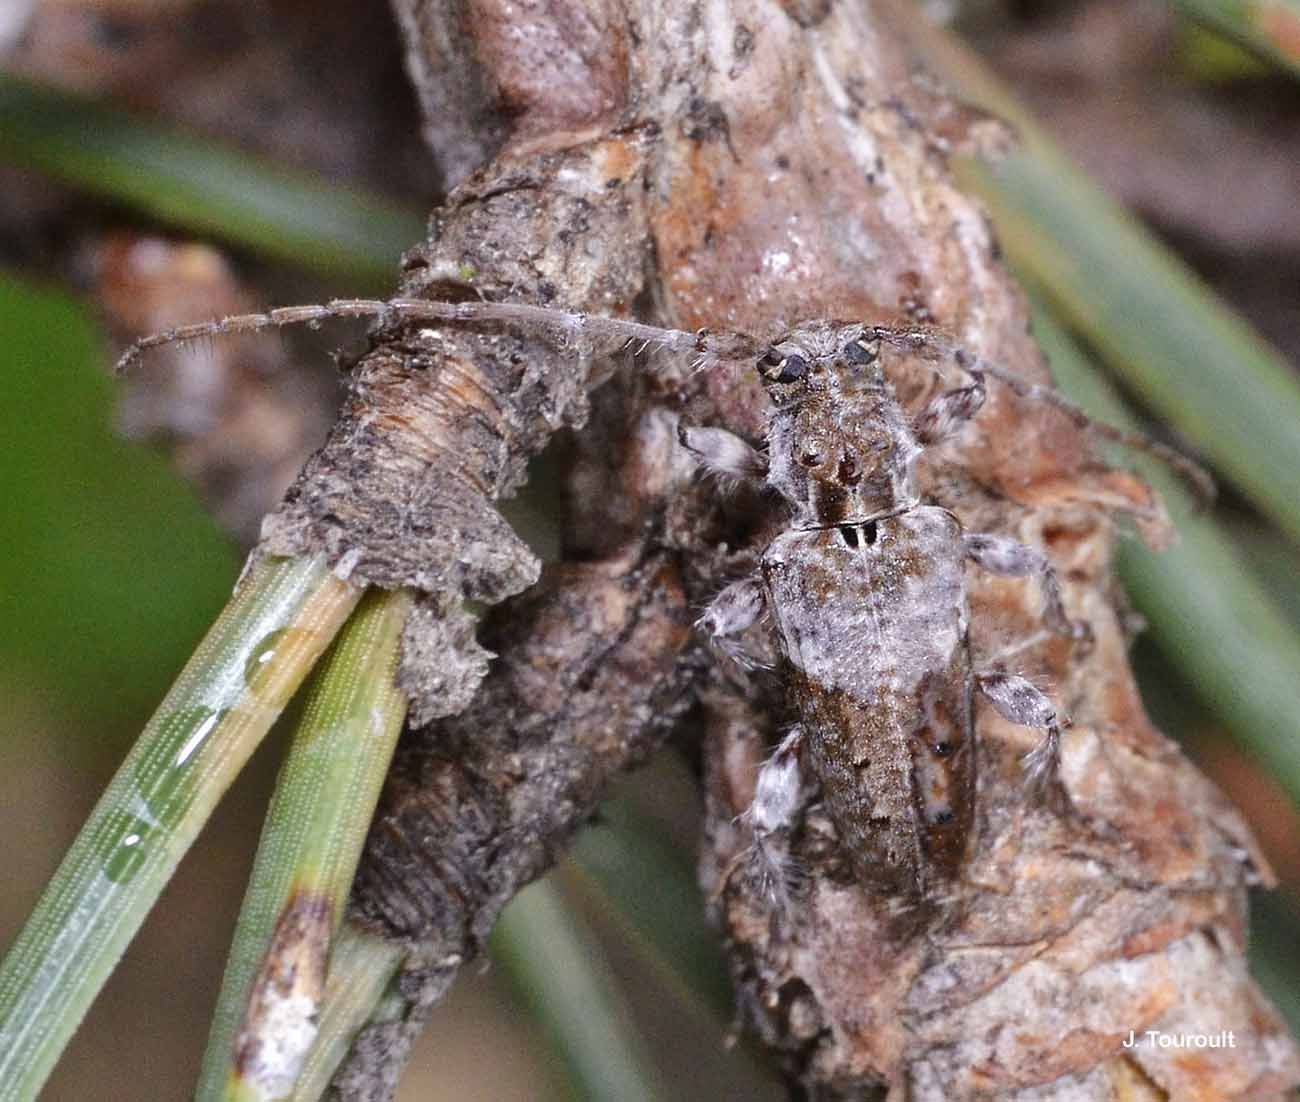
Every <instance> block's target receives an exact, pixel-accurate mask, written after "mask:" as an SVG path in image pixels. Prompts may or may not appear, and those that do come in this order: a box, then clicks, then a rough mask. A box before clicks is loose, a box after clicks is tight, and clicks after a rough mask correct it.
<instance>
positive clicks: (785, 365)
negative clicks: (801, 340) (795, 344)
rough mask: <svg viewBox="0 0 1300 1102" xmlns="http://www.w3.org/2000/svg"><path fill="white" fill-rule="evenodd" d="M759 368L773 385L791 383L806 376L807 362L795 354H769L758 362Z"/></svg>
mask: <svg viewBox="0 0 1300 1102" xmlns="http://www.w3.org/2000/svg"><path fill="white" fill-rule="evenodd" d="M759 368H760V370H762V372H763V374H764V375H766V376H767V377H768V378H769V379H771V380H772V382H774V383H793V382H794V381H795V380H796V379H802V378H803V377H804V376H805V375H807V374H808V361H807V360H805V359H804V358H803V357H802V356H800V355H797V354H795V353H791V354H790V355H788V356H783V355H781V354H780V353H779V352H769V353H768V354H767V355H766V356H764V357H763V358H762V359H761V360H759Z"/></svg>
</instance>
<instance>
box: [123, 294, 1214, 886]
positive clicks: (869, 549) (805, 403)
mask: <svg viewBox="0 0 1300 1102" xmlns="http://www.w3.org/2000/svg"><path fill="white" fill-rule="evenodd" d="M342 317H375V318H377V319H378V320H379V323H380V325H381V326H386V325H391V324H395V323H399V322H434V323H439V322H442V323H448V322H450V323H461V324H498V325H500V324H504V325H513V326H519V327H522V328H525V329H528V330H535V331H541V332H548V333H550V334H552V335H553V336H554V337H555V338H556V339H558V340H559V342H560V343H561V344H569V345H573V346H575V347H576V349H577V351H579V352H580V353H581V354H583V355H585V356H591V355H612V354H616V353H618V352H620V351H623V350H626V349H628V348H631V347H632V346H635V345H639V348H636V349H635V351H636V352H638V353H640V352H644V351H645V350H646V348H647V347H654V348H656V349H658V350H661V351H664V352H666V353H668V354H669V355H671V356H674V357H683V356H684V357H689V358H690V359H691V362H692V364H693V366H694V367H695V368H696V369H703V368H705V367H707V366H709V365H710V364H711V363H713V362H715V361H718V360H739V359H743V358H745V357H753V359H754V360H755V362H756V363H757V367H758V371H759V374H760V375H761V377H762V380H763V383H764V385H765V387H766V390H767V393H768V394H769V396H770V398H771V400H772V412H771V415H770V418H769V424H768V432H767V449H766V454H764V453H762V452H760V451H758V450H756V449H755V448H753V447H751V446H750V445H749V444H748V443H747V442H745V441H744V440H742V439H740V438H739V437H737V436H735V435H733V434H731V433H730V432H727V431H725V430H723V429H718V428H708V427H685V426H683V427H681V428H680V430H679V436H680V440H681V442H682V444H683V446H684V447H685V448H686V449H687V450H688V451H689V452H691V453H692V454H693V455H694V456H695V457H697V459H698V460H699V461H700V462H701V463H702V464H703V465H704V466H705V467H706V468H708V469H710V470H713V471H715V472H719V473H723V474H726V475H729V476H734V477H738V478H742V479H750V480H755V481H760V482H764V483H766V485H767V486H768V487H770V488H771V489H773V490H774V491H776V492H777V493H778V494H779V495H780V497H782V498H783V499H784V501H785V503H786V505H787V507H788V508H789V510H790V520H789V526H788V528H787V529H786V530H785V531H784V532H782V533H781V534H780V535H778V536H777V537H776V538H775V539H774V540H773V541H772V542H771V544H770V545H769V546H768V547H767V549H766V550H765V551H764V552H763V554H762V557H761V562H760V567H759V569H758V571H757V572H756V573H755V574H753V575H752V576H750V577H747V578H744V579H742V580H740V581H738V582H735V583H733V584H732V585H730V586H728V587H727V588H726V589H724V590H723V591H722V592H721V593H720V594H718V596H717V597H716V598H715V599H714V601H713V602H712V604H711V605H710V606H709V608H708V610H707V611H706V612H705V613H704V615H703V616H702V617H701V618H700V620H699V625H700V627H701V628H703V629H704V630H705V631H707V632H708V633H709V635H710V637H711V638H712V640H713V641H714V642H715V643H717V644H718V645H719V647H720V648H721V649H722V650H723V651H724V652H727V653H729V654H731V655H732V656H733V657H736V658H738V659H740V660H741V661H744V660H745V657H744V654H743V652H742V651H741V650H740V649H739V646H738V643H737V637H738V636H740V635H741V634H742V633H743V632H744V631H746V630H747V629H748V628H749V627H751V626H752V625H753V624H755V623H756V622H757V621H758V620H759V619H760V617H762V616H763V615H764V613H766V614H768V615H769V616H770V618H771V620H772V623H773V625H774V628H775V637H776V643H777V649H778V651H779V653H780V665H781V672H782V676H783V679H784V685H785V689H786V693H787V696H788V698H789V700H790V702H791V703H792V705H793V706H794V711H795V712H796V713H797V716H798V722H797V725H796V726H795V727H794V728H793V729H792V730H791V732H790V733H789V734H788V735H787V736H786V737H785V739H784V740H783V741H782V743H781V745H780V746H779V748H778V749H777V751H776V753H775V754H774V755H773V756H772V757H771V758H770V759H769V761H768V762H767V764H766V765H765V766H764V767H763V769H762V770H761V771H760V775H759V778H758V782H757V785H756V795H755V799H754V804H753V806H752V807H751V809H750V813H749V819H750V822H751V825H752V826H753V829H754V832H755V836H756V844H757V847H758V849H759V851H760V853H761V852H762V850H763V849H764V847H765V846H766V845H767V844H768V842H769V840H770V839H772V838H773V837H774V836H776V835H779V834H781V833H782V832H784V831H787V830H788V829H789V828H790V826H791V825H792V820H793V818H794V817H796V816H797V815H798V814H799V808H800V804H801V800H802V793H803V792H804V791H805V789H806V786H805V783H804V769H805V768H808V769H810V771H811V773H812V775H813V776H814V777H815V778H816V780H817V782H818V783H819V784H820V787H821V790H822V793H823V796H824V799H825V801H826V805H827V808H828V811H829V812H830V815H831V818H832V820H833V821H834V823H835V825H836V827H837V829H838V831H839V834H840V837H841V840H842V842H843V844H844V845H845V846H846V848H847V851H848V853H849V854H850V855H851V857H852V861H853V864H854V867H855V869H856V871H857V873H858V875H859V877H860V878H861V879H862V880H863V881H864V882H865V883H867V884H869V885H872V886H873V887H875V888H878V889H880V890H882V891H885V892H888V893H891V894H894V895H901V896H906V897H913V898H915V897H926V896H930V895H934V894H935V893H936V891H938V890H939V889H941V887H942V886H943V884H945V883H946V882H949V881H951V879H952V878H953V877H954V876H955V875H956V874H957V872H958V870H959V869H960V867H961V864H962V862H963V860H964V858H965V856H966V854H967V852H968V850H969V848H970V844H971V838H972V834H973V823H974V812H975V808H974V793H975V759H976V754H975V746H974V734H973V710H974V698H975V694H976V693H977V692H978V693H979V694H980V695H982V696H983V697H984V698H986V699H987V700H988V701H989V702H990V703H991V704H992V705H993V707H994V708H995V709H996V710H997V711H998V712H999V713H1000V714H1001V715H1003V716H1004V717H1005V718H1006V719H1008V720H1010V721H1011V722H1013V723H1017V724H1022V725H1025V726H1029V727H1036V728H1039V729H1041V730H1042V731H1043V737H1042V740H1041V742H1040V743H1039V745H1038V747H1036V748H1035V749H1034V750H1033V751H1032V752H1031V753H1030V754H1028V755H1027V756H1026V758H1025V762H1024V765H1025V772H1026V777H1027V781H1028V788H1029V790H1030V791H1031V792H1036V793H1042V792H1043V791H1045V790H1046V789H1047V788H1048V786H1050V785H1051V784H1052V783H1053V778H1054V773H1055V769H1056V765H1057V758H1058V753H1059V744H1060V729H1059V724H1058V720H1057V714H1056V708H1055V707H1054V706H1053V704H1052V702H1051V700H1050V699H1049V698H1048V697H1047V696H1046V694H1044V693H1043V692H1042V691H1041V690H1039V689H1038V688H1036V687H1035V686H1034V685H1033V684H1031V683H1030V682H1029V681H1027V680H1026V679H1025V678H1023V677H1019V676H1016V675H1014V674H1007V673H1002V672H993V671H987V672H986V671H980V670H977V669H976V668H975V667H974V665H973V663H972V659H971V655H970V649H969V645H968V640H967V618H968V608H967V600H966V586H965V569H966V565H967V563H973V564H975V565H976V566H978V567H981V568H983V569H985V570H988V571H991V572H993V573H995V574H1000V575H1004V576H1009V577H1025V576H1032V577H1035V578H1036V579H1037V580H1038V583H1039V585H1040V587H1041V589H1042V593H1043V600H1044V620H1045V623H1046V625H1047V627H1048V628H1049V629H1050V630H1052V631H1055V632H1058V633H1060V634H1062V635H1065V636H1068V637H1071V638H1076V639H1077V638H1081V637H1082V636H1084V635H1086V632H1087V629H1086V627H1085V626H1084V625H1081V624H1074V623H1071V621H1070V620H1069V619H1068V618H1067V616H1066V614H1065V609H1064V607H1063V605H1062V602H1061V593H1060V587H1059V584H1058V582H1057V578H1056V575H1055V573H1054V571H1053V569H1052V566H1051V564H1050V563H1049V561H1048V560H1047V558H1046V557H1045V556H1044V555H1043V554H1042V553H1041V552H1039V551H1036V550H1034V549H1033V548H1030V547H1027V546H1024V545H1023V544H1020V543H1017V542H1015V541H1014V540H1011V539H1008V538H1006V537H1003V536H998V535H990V534H979V533H970V532H965V531H964V530H963V528H962V525H961V522H960V521H959V520H958V518H957V517H956V516H954V515H953V514H952V513H951V512H949V511H948V510H946V509H943V508H940V507H938V506H933V505H926V504H923V503H922V501H921V498H920V494H919V492H918V490H917V486H916V476H915V466H916V461H917V459H918V457H919V456H920V454H921V452H922V450H923V449H924V448H926V447H928V446H931V445H933V444H936V443H938V442H940V441H942V440H944V439H945V438H946V437H949V436H951V435H952V434H954V433H955V432H956V431H957V430H959V429H960V428H961V426H962V425H963V424H964V423H965V422H967V421H969V420H970V419H971V418H973V417H975V416H976V415H977V414H978V412H979V410H980V408H981V407H982V405H983V404H984V400H985V397H986V385H985V383H986V379H987V378H993V379H996V380H997V381H999V382H1000V383H1001V384H1002V385H1005V386H1007V387H1008V388H1010V389H1011V390H1013V391H1015V392H1016V393H1018V394H1020V395H1022V396H1026V397H1031V398H1035V399H1038V400H1042V401H1046V402H1048V403H1050V404H1052V405H1053V406H1055V407H1056V408H1058V409H1060V410H1062V411H1063V412H1064V413H1066V414H1067V415H1068V416H1070V417H1071V419H1072V420H1074V421H1075V422H1076V423H1077V424H1079V425H1081V426H1084V427H1087V428H1089V429H1091V430H1093V431H1096V432H1098V433H1100V434H1102V435H1104V436H1107V437H1109V438H1112V439H1117V440H1120V441H1122V442H1124V443H1126V444H1129V445H1131V446H1136V447H1140V448H1144V449H1146V450H1149V451H1152V452H1154V453H1156V454H1158V455H1159V456H1160V457H1161V458H1163V459H1165V460H1166V461H1167V462H1169V463H1171V464H1172V465H1173V466H1174V467H1176V468H1177V469H1178V470H1179V472H1180V473H1182V474H1183V475H1184V476H1185V477H1186V478H1188V479H1189V480H1190V481H1192V482H1193V483H1194V484H1196V485H1197V487H1198V488H1199V489H1201V490H1202V492H1204V493H1207V494H1208V493H1210V492H1212V484H1211V483H1209V480H1208V476H1206V475H1205V474H1204V472H1203V471H1201V469H1200V468H1199V467H1198V466H1197V465H1196V464H1195V463H1193V462H1192V461H1190V460H1188V459H1187V458H1186V457H1185V456H1183V455H1182V454H1181V453H1179V452H1177V451H1175V450H1173V449H1171V448H1167V447H1165V446H1164V445H1161V444H1159V443H1157V442H1154V441H1151V440H1148V439H1147V438H1145V437H1142V436H1139V435H1136V434H1131V433H1125V432H1121V431H1120V430H1117V429H1114V428H1111V427H1110V426H1107V425H1101V424H1097V423H1095V422H1092V421H1091V420H1090V419H1089V418H1088V417H1087V416H1086V415H1085V414H1083V413H1082V411H1080V410H1078V409H1077V408H1076V407H1074V406H1073V405H1071V404H1070V403H1069V402H1068V401H1066V400H1065V399H1064V398H1062V397H1061V396H1060V395H1058V394H1057V393H1056V392H1055V391H1053V390H1050V389H1047V388H1042V387H1037V386H1033V385H1031V384H1027V383H1025V382H1023V381H1022V380H1020V379H1018V378H1017V377H1015V376H1013V375H1010V374H1008V373H1006V372H1004V371H1002V370H1000V369H998V368H996V367H994V366H993V365H990V364H986V363H983V362H979V361H976V360H974V359H973V358H972V357H970V356H969V355H967V354H966V353H964V352H963V351H962V350H960V349H958V348H956V347H954V346H952V345H951V344H949V343H948V342H947V341H946V340H945V339H944V338H943V337H941V336H939V335H938V334H935V333H931V332H928V331H924V330H915V329H896V328H891V327H886V326H869V325H862V324H857V325H841V324H835V323H830V322H824V321H812V322H807V323H805V324H802V325H800V326H797V327H795V328H794V329H792V330H790V331H789V332H788V333H787V334H786V335H785V336H784V337H782V338H781V339H779V340H777V341H776V342H775V343H772V344H770V345H765V344H764V343H763V342H760V341H758V340H755V339H754V338H751V337H747V336H744V335H741V334H724V333H718V334H713V333H709V332H708V331H707V330H700V331H698V332H696V333H688V332H684V331H682V330H675V329H664V328H659V327H657V326H652V325H646V324H643V323H641V322H635V321H630V320H624V319H615V318H607V317H600V316H593V315H585V314H575V313H566V312H564V311H560V310H556V309H551V308H546V307H537V306H530V305H527V304H523V303H509V302H459V303H450V302H430V301H424V300H416V299H395V300H390V301H379V300H367V299H346V300H335V301H333V302H330V303H326V304H323V305H316V306H299V307H288V308H284V309H279V310H272V311H270V312H268V313H265V314H247V315H241V316H239V317H233V318H226V319H223V320H220V321H214V322H205V323H200V324H197V325H188V326H182V327H180V328H177V329H172V330H168V331H166V332H163V333H160V334H157V335H154V336H151V337H146V338H144V339H143V340H141V341H138V342H137V343H136V344H134V345H133V346H132V347H131V348H130V349H128V351H127V352H126V353H125V354H124V355H123V357H122V359H121V360H120V361H119V370H121V369H124V368H126V367H128V366H129V365H130V364H131V363H132V362H133V361H134V360H135V359H137V358H138V357H139V356H140V354H141V353H142V352H143V351H144V350H146V349H148V348H151V347H155V346H158V345H162V344H167V343H170V342H173V341H184V340H192V339H195V338H200V337H208V336H215V335H218V334H223V333H233V332H248V331H252V330H256V329H263V328H267V327H270V326H279V325H286V324H292V323H297V322H309V323H314V322H319V321H322V320H325V319H329V318H342ZM885 345H889V346H893V347H897V348H901V349H904V350H907V351H912V352H920V353H923V354H930V355H933V354H935V353H936V352H937V353H939V354H942V355H946V356H948V357H950V358H951V359H952V360H953V361H954V362H955V363H956V364H957V365H958V367H960V368H961V370H962V371H964V373H965V374H966V376H967V378H968V380H969V382H967V383H966V385H963V386H960V387H957V388H955V389H950V390H947V391H944V392H942V393H940V394H939V395H937V396H936V397H935V398H934V399H933V400H931V401H930V403H929V405H928V406H926V408H925V409H924V410H923V411H922V412H921V414H920V415H919V416H918V417H916V418H915V419H914V420H913V419H910V418H909V417H908V416H907V414H906V413H905V411H904V410H903V408H902V406H901V404H900V403H899V401H898V400H897V398H896V397H895V395H894V393H893V390H892V388H891V386H890V384H889V382H888V380H887V379H886V378H885V375H884V372H883V370H882V368H881V362H880V360H881V350H882V347H883V346H885Z"/></svg>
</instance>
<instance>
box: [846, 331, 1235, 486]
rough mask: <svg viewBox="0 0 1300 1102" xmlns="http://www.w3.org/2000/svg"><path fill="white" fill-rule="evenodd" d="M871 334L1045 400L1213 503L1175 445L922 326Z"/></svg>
mask: <svg viewBox="0 0 1300 1102" xmlns="http://www.w3.org/2000/svg"><path fill="white" fill-rule="evenodd" d="M871 331H872V333H873V334H874V335H875V336H877V337H878V338H880V340H882V341H884V342H885V343H887V344H892V345H894V346H895V347H896V348H903V349H906V350H908V351H911V352H923V351H926V350H927V349H932V350H933V351H934V352H936V353H938V354H939V355H944V356H949V357H951V358H952V360H953V362H954V363H956V364H957V366H958V367H960V368H961V369H962V370H963V371H964V372H966V374H968V375H970V376H972V377H974V378H979V377H980V376H985V375H986V376H988V377H989V378H990V379H996V380H997V381H998V382H999V383H1001V384H1002V385H1003V386H1004V387H1006V388H1007V389H1008V390H1010V391H1011V392H1012V393H1013V394H1015V395H1017V396H1018V397H1021V398H1028V399H1030V400H1031V401H1036V402H1044V403H1046V404H1047V405H1049V406H1052V407H1053V408H1054V409H1057V410H1059V411H1060V412H1061V413H1063V414H1065V416H1066V417H1068V418H1069V419H1070V420H1071V421H1072V422H1073V423H1074V424H1075V425H1077V426H1078V427H1079V428H1081V429H1083V430H1085V431H1087V432H1092V433H1095V434H1096V435H1097V436H1100V437H1102V438H1104V439H1106V440H1113V441H1115V442H1116V443H1118V444H1123V445H1124V446H1125V447H1128V448H1133V449H1134V450H1135V451H1142V452H1146V453H1147V454H1148V455H1151V456H1154V457H1155V458H1156V459H1159V460H1160V461H1161V462H1162V463H1164V464H1165V465H1166V466H1168V467H1169V468H1170V469H1171V470H1172V471H1173V472H1174V473H1175V474H1177V475H1178V476H1179V478H1181V479H1182V480H1183V482H1184V483H1186V485H1187V486H1188V488H1189V489H1190V490H1191V491H1192V493H1193V494H1194V495H1195V497H1196V499H1197V501H1198V502H1199V503H1200V504H1201V505H1202V506H1203V507H1205V508H1208V507H1209V506H1210V505H1212V504H1213V503H1214V499H1215V498H1216V497H1217V496H1218V489H1217V487H1216V486H1215V484H1214V479H1213V478H1212V477H1211V475H1210V473H1209V471H1207V470H1206V469H1205V468H1204V467H1202V466H1201V465H1200V464H1199V463H1198V462H1196V460H1194V459H1192V458H1191V456H1189V455H1186V454H1185V453H1183V452H1181V451H1179V450H1178V449H1177V448H1174V447H1170V446H1169V445H1168V444H1162V443H1161V442H1160V441H1159V440H1153V439H1152V438H1151V437H1149V436H1147V435H1146V434H1145V433H1142V432H1130V431H1128V430H1126V429H1120V428H1116V427H1115V426H1114V425H1110V424H1107V423H1106V422H1105V421H1095V420H1093V418H1091V417H1089V416H1088V414H1086V413H1085V412H1084V411H1083V410H1082V409H1080V408H1079V407H1078V406H1076V405H1075V404H1074V403H1073V402H1071V401H1070V399H1068V398H1066V397H1065V396H1064V395H1063V394H1061V393H1060V392H1059V391H1057V390H1054V389H1052V388H1051V387H1045V386H1039V385H1037V384H1036V383H1027V382H1025V381H1024V380H1023V379H1021V378H1019V377H1017V376H1016V375H1013V374H1011V372H1009V371H1007V370H1005V369H1004V368H1001V367H996V366H994V365H993V364H991V363H988V362H987V361H985V360H980V359H976V358H975V357H974V356H972V355H971V354H970V353H969V352H967V351H966V350H965V349H964V348H960V347H958V346H957V345H955V344H954V343H953V342H952V341H950V340H948V339H947V338H946V337H943V336H940V335H939V334H937V333H932V332H930V331H929V330H924V329H891V328H889V327H887V326H874V327H873V328H872V330H871Z"/></svg>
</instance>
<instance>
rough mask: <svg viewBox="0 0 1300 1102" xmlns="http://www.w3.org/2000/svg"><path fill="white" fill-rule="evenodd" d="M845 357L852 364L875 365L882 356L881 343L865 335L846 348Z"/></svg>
mask: <svg viewBox="0 0 1300 1102" xmlns="http://www.w3.org/2000/svg"><path fill="white" fill-rule="evenodd" d="M843 355H844V358H845V359H846V360H848V361H849V363H851V364H869V363H874V362H875V360H876V357H877V356H879V355H880V342H879V341H873V340H871V339H870V338H869V337H868V336H867V335H866V334H865V333H864V334H863V335H862V336H860V337H858V338H857V339H856V340H851V341H849V343H848V344H846V345H845V346H844V352H843Z"/></svg>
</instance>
